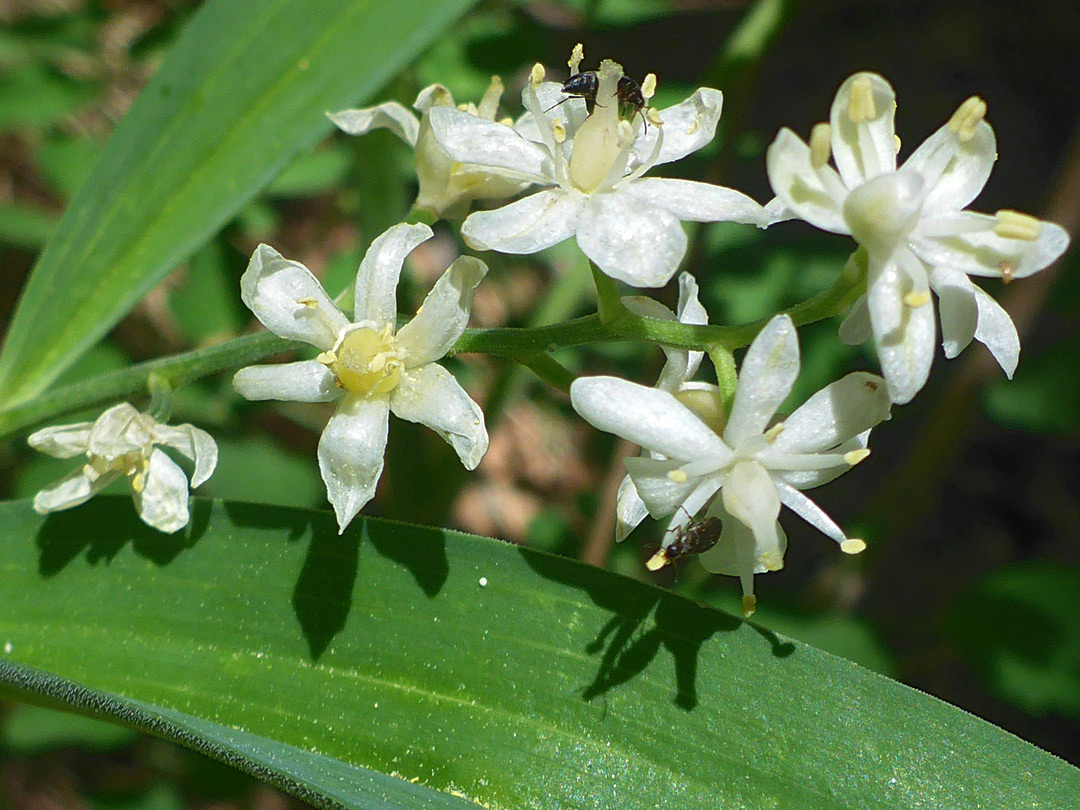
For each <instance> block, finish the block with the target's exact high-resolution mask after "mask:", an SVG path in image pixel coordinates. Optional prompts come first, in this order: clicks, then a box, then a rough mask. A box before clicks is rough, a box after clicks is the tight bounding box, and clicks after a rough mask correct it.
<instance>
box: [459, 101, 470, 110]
mask: <svg viewBox="0 0 1080 810" xmlns="http://www.w3.org/2000/svg"><path fill="white" fill-rule="evenodd" d="M471 106H472V105H471V104H466V103H465V102H464V101H463V102H461V103H460V104H458V105H457V108H458V109H459V110H461V111H462V112H470V110H469V107H471Z"/></svg>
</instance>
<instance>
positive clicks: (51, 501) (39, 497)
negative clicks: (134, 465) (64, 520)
mask: <svg viewBox="0 0 1080 810" xmlns="http://www.w3.org/2000/svg"><path fill="white" fill-rule="evenodd" d="M119 477H120V473H118V472H112V473H106V474H105V475H102V476H89V475H87V474H86V470H85V467H80V468H79V469H77V470H75V471H74V472H71V473H68V474H67V475H65V476H64V477H63V478H61V479H60V480H59V481H56V482H55V483H52V484H50V485H49V486H47V487H45V488H44V489H42V490H41V491H40V492H38V493H37V494H36V495H35V496H34V511H35V512H37V513H38V514H39V515H46V514H48V513H49V512H59V511H61V510H63V509H70V508H71V507H73V506H78V505H79V504H81V503H86V502H87V501H88V500H90V498H92V497H93V496H94V495H96V494H97V493H98V492H100V491H101V490H103V489H104V488H105V487H107V486H108V485H109V484H111V483H112V482H113V481H115V480H116V479H117V478H119Z"/></svg>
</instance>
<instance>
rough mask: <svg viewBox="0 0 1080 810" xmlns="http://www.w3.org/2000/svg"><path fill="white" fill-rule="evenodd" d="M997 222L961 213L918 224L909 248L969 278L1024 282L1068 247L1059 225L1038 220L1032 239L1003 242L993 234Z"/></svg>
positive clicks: (988, 218) (1006, 239)
mask: <svg viewBox="0 0 1080 810" xmlns="http://www.w3.org/2000/svg"><path fill="white" fill-rule="evenodd" d="M996 222H997V220H996V218H995V217H992V216H989V215H987V214H976V213H973V212H970V211H961V212H959V213H956V214H945V215H940V216H935V217H932V218H929V219H925V220H922V221H920V223H919V230H918V232H917V234H916V237H915V238H914V239H913V240H912V243H911V249H912V250H914V251H915V253H917V254H918V256H919V257H920V258H921V259H922V260H923V261H925V262H926V263H927V264H929V265H931V266H938V265H940V266H942V267H948V268H950V269H952V270H958V271H959V272H961V273H967V274H968V275H970V276H987V277H992V278H1001V277H1002V275H1003V273H1004V271H1005V270H1008V273H1009V276H1010V277H1011V278H1014V279H1016V278H1024V277H1025V276H1030V275H1031V274H1032V273H1035V272H1038V271H1039V270H1042V269H1043V268H1044V267H1046V266H1047V265H1048V264H1050V263H1051V262H1053V261H1054V260H1056V259H1057V258H1058V257H1059V256H1060V255H1061V254H1062V253H1064V252H1065V249H1066V248H1067V247H1068V246H1069V234H1068V233H1067V232H1066V231H1065V229H1064V228H1062V227H1061V226H1060V225H1055V224H1054V223H1053V222H1046V221H1041V222H1040V227H1039V236H1038V238H1036V239H1034V240H1030V241H1029V240H1026V239H1008V238H1004V237H1001V236H998V235H997V234H995V233H994V225H995V224H996Z"/></svg>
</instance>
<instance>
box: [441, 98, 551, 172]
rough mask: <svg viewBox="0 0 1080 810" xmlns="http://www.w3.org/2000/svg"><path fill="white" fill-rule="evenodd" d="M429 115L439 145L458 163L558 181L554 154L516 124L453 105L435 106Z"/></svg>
mask: <svg viewBox="0 0 1080 810" xmlns="http://www.w3.org/2000/svg"><path fill="white" fill-rule="evenodd" d="M428 115H429V116H430V120H431V128H432V130H433V131H434V133H435V137H436V139H437V140H438V141H439V145H440V146H442V148H443V150H444V151H445V152H446V154H448V155H449V156H450V157H451V158H453V159H454V160H456V161H457V162H458V163H468V164H474V165H476V166H483V167H484V168H487V169H491V170H502V171H501V172H500V173H502V174H505V175H506V176H508V177H515V178H521V179H526V180H532V181H533V182H538V183H543V182H554V177H555V174H554V171H555V170H554V167H553V165H552V162H551V156H550V155H548V153H547V151H546V150H545V149H544V148H543V147H541V146H540V145H539V144H536V143H533V142H532V141H530V140H528V139H526V138H523V137H522V136H521V135H519V134H518V133H517V132H516V131H515V130H514V129H513V128H512V127H508V126H507V125H506V124H500V123H496V122H495V121H488V120H487V119H485V118H480V117H478V116H475V115H471V114H470V113H467V112H465V111H464V110H458V109H455V108H453V107H435V108H433V109H432V110H431V111H430V112H429V113H428Z"/></svg>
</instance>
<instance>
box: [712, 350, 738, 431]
mask: <svg viewBox="0 0 1080 810" xmlns="http://www.w3.org/2000/svg"><path fill="white" fill-rule="evenodd" d="M709 359H710V360H712V363H713V368H715V369H716V384H717V385H718V386H719V387H720V402H721V403H722V404H723V406H724V416H725V418H726V417H727V416H729V415H730V414H731V405H732V403H733V402H734V401H735V386H736V385H737V383H738V372H737V371H736V370H735V355H734V354H732V353H731V351H730V350H729V349H725V348H723V347H722V346H714V347H713V348H711V349H709Z"/></svg>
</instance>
